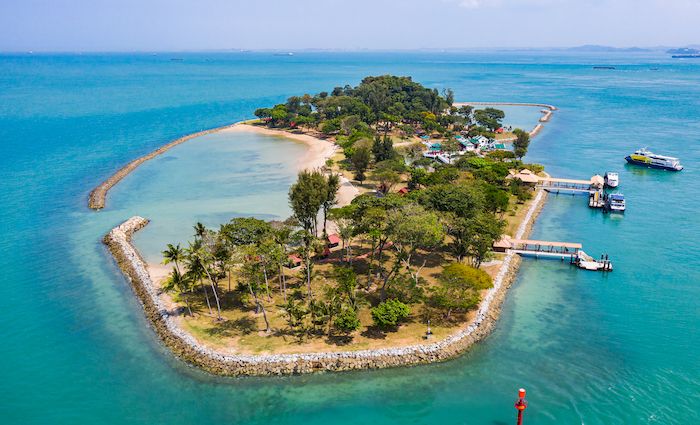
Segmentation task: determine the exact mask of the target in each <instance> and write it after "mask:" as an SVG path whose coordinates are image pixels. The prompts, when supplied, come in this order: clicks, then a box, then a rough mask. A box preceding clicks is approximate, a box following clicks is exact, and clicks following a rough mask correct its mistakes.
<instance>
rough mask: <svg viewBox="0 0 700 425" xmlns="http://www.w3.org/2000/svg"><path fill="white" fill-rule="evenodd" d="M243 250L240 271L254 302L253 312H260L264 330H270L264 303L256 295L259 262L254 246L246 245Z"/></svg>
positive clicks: (258, 285)
mask: <svg viewBox="0 0 700 425" xmlns="http://www.w3.org/2000/svg"><path fill="white" fill-rule="evenodd" d="M243 251H244V253H245V254H244V256H243V267H242V269H241V272H242V274H243V276H244V279H245V281H246V284H247V286H248V291H249V292H250V295H251V296H252V297H253V300H254V302H255V313H256V314H257V313H260V312H262V314H263V319H264V320H265V332H270V322H269V321H268V319H267V311H266V310H265V305H263V303H262V302H261V301H260V298H259V297H258V291H259V290H260V284H259V278H260V267H261V264H260V261H259V260H258V258H257V253H256V249H255V247H253V246H248V247H246V248H244V249H243Z"/></svg>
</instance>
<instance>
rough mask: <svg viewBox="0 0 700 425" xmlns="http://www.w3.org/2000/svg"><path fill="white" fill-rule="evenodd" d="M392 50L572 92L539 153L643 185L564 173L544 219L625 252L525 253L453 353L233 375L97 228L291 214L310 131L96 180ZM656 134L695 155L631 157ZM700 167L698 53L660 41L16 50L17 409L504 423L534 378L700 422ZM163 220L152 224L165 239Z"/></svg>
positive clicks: (1, 325)
mask: <svg viewBox="0 0 700 425" xmlns="http://www.w3.org/2000/svg"><path fill="white" fill-rule="evenodd" d="M173 57H177V58H181V59H182V60H181V61H172V60H171V58H173ZM593 65H608V66H614V67H615V68H616V69H614V70H595V69H593V68H592V66H593ZM385 73H393V74H401V75H411V76H413V78H414V79H415V80H417V81H419V82H421V83H423V84H425V85H426V86H429V87H435V88H438V89H443V88H448V87H449V88H452V89H453V90H454V91H455V94H456V98H457V100H460V101H508V102H541V103H550V104H554V105H556V106H558V107H559V108H560V110H559V111H557V112H556V113H555V115H554V117H553V119H552V121H551V122H550V123H548V124H547V125H546V127H545V130H544V131H543V132H542V133H541V135H540V136H538V137H537V138H535V139H534V140H533V142H532V144H531V148H530V152H529V154H528V158H527V159H528V160H529V161H532V162H539V163H543V164H545V165H546V167H547V170H548V171H549V172H550V173H551V174H553V175H555V176H560V177H570V178H589V177H590V176H591V175H593V174H595V173H603V172H605V171H607V170H611V171H618V172H619V173H620V178H621V185H620V191H621V192H623V193H624V194H625V195H626V198H627V204H628V207H627V212H626V213H625V214H624V216H622V215H620V216H611V215H604V214H602V213H601V212H600V211H596V210H589V209H588V207H587V204H586V200H585V198H582V197H571V196H564V195H559V196H550V197H549V199H548V201H547V205H546V207H545V209H544V211H543V213H542V214H541V216H540V218H539V220H538V222H537V225H536V227H535V229H534V232H533V234H532V237H533V238H537V239H551V240H562V241H572V242H582V243H583V245H584V249H585V250H586V251H587V252H588V253H590V254H592V255H594V256H597V255H599V254H600V253H603V252H606V253H608V254H609V255H610V256H611V258H612V260H613V262H614V266H615V271H614V272H612V273H609V274H604V273H593V272H585V271H582V270H577V269H572V268H570V267H569V265H568V264H566V263H564V264H562V263H560V262H558V261H545V260H534V259H528V260H525V261H523V266H522V268H521V270H520V273H519V276H518V279H517V281H516V283H515V285H514V286H513V288H512V289H511V291H510V292H509V294H508V297H507V300H506V302H505V304H504V308H503V315H502V317H501V320H500V321H499V323H498V326H497V329H496V330H495V332H494V333H493V334H492V335H491V336H490V337H489V338H488V339H487V340H486V341H484V342H483V343H481V344H479V345H477V346H476V347H475V348H473V349H472V350H471V351H469V352H468V353H466V354H465V355H463V356H462V357H460V358H459V359H457V360H454V361H450V362H446V363H443V364H437V365H431V366H421V367H415V368H402V369H392V370H383V371H369V372H358V373H344V374H320V375H313V376H301V377H284V378H264V379H263V378H245V379H223V378H216V377H212V376H208V375H206V374H204V373H201V372H199V371H197V370H196V369H193V368H191V367H188V366H187V365H185V364H183V363H182V362H180V361H178V360H176V359H174V358H173V357H172V356H170V354H169V353H168V352H167V350H166V349H164V348H163V347H162V346H161V345H160V344H159V342H158V340H157V338H156V337H155V335H154V333H153V332H152V331H151V330H150V329H149V327H148V325H147V322H146V321H145V319H144V318H143V313H142V310H141V307H140V305H139V304H138V302H137V301H136V299H135V297H134V296H133V294H132V291H131V289H130V286H129V285H128V283H127V282H126V281H125V279H124V278H123V276H122V275H121V273H120V272H119V270H118V269H117V268H116V267H115V265H114V263H113V262H112V260H111V257H110V256H109V255H108V253H107V251H106V250H105V248H104V247H103V246H102V244H101V238H102V236H103V235H104V234H105V233H106V232H107V231H109V229H110V228H111V227H113V226H114V225H116V224H118V223H120V222H121V221H123V220H125V219H126V218H128V217H130V216H131V215H133V214H143V215H146V216H149V215H152V216H153V217H150V218H153V219H154V223H153V224H154V225H153V229H154V230H150V229H149V230H147V231H151V232H153V234H154V235H155V234H158V235H161V236H160V237H165V236H164V235H168V237H169V236H170V235H177V234H182V233H183V232H184V234H187V232H189V226H191V224H192V223H193V222H194V221H195V220H197V219H202V220H204V221H207V222H209V223H215V222H217V221H221V220H225V219H226V218H227V217H231V216H234V215H249V214H255V215H259V216H264V217H273V216H276V215H284V214H285V213H286V212H287V211H288V207H287V203H286V188H287V187H288V185H289V183H291V182H292V181H293V179H294V168H293V167H292V166H290V161H291V160H293V159H294V158H297V157H299V156H300V155H302V154H303V146H299V145H295V144H293V143H292V142H289V141H281V140H277V139H272V140H259V139H256V138H254V137H251V138H234V139H233V140H230V141H227V140H222V139H220V138H219V139H217V138H216V137H213V138H211V140H208V141H207V140H203V141H192V142H188V143H186V144H184V145H181V146H180V147H178V148H176V149H173V150H172V151H171V152H169V153H168V154H167V155H164V156H162V157H159V158H158V159H157V160H155V161H153V162H152V163H149V164H147V165H146V166H144V167H143V168H142V169H140V170H139V171H137V172H136V173H134V174H133V175H131V176H129V177H128V178H127V179H125V180H124V181H123V182H122V183H121V184H120V185H119V186H117V187H116V188H115V189H114V191H113V192H111V193H110V196H109V197H108V199H107V208H106V209H105V210H104V211H101V212H98V213H96V212H93V211H89V210H88V209H87V206H86V199H87V195H88V193H89V191H90V190H91V189H92V188H93V187H94V186H95V185H97V184H98V183H99V182H100V181H102V180H103V179H105V178H106V177H107V176H109V175H110V174H111V173H113V172H114V171H115V170H116V169H118V168H119V167H121V166H122V165H124V164H125V163H127V162H128V161H130V160H131V159H133V158H136V157H138V156H140V155H143V154H145V153H147V152H149V151H151V150H153V149H154V148H156V147H158V146H160V145H162V144H164V143H165V142H167V141H169V140H171V139H174V138H177V137H179V136H182V135H185V134H188V133H191V132H195V131H199V130H201V129H205V128H211V127H215V126H220V125H223V124H227V123H231V122H234V121H238V120H241V119H245V118H251V117H252V116H253V111H254V110H255V109H256V108H257V107H260V106H269V105H272V104H273V103H276V102H279V101H282V100H284V99H285V98H286V97H288V96H290V95H297V94H303V93H306V92H309V93H313V92H318V91H322V90H331V89H332V88H333V87H334V86H336V85H345V84H357V83H358V82H359V80H360V79H361V78H362V77H364V76H366V75H377V74H385ZM518 119H521V118H518ZM642 146H648V147H649V148H650V149H651V150H653V151H656V152H659V153H665V154H669V155H673V156H678V157H680V158H681V159H682V162H683V163H684V165H685V166H686V169H685V170H684V171H682V172H680V173H671V172H665V171H657V170H647V169H640V168H635V167H631V166H628V165H625V163H624V159H623V158H624V157H625V156H626V155H627V154H629V153H630V152H631V151H633V150H634V149H637V148H639V147H642ZM699 167H700V61H694V62H693V61H682V60H673V59H670V58H668V57H667V56H666V55H663V54H645V53H635V54H628V53H625V54H620V53H616V54H595V55H594V54H581V53H578V54H573V53H565V52H499V53H299V54H296V55H295V56H289V57H286V56H285V57H280V56H274V55H272V54H269V53H226V54H224V53H210V54H204V53H201V54H182V53H178V54H168V53H160V54H157V55H151V54H105V55H0V205H1V211H2V213H1V220H0V253H1V254H0V295H1V297H0V300H1V302H2V306H1V308H0V330H1V333H0V336H1V337H2V340H0V418H2V419H1V420H0V422H2V423H3V424H75V423H102V424H112V423H113V424H152V423H169V424H191V423H234V424H266V425H269V424H297V423H305V424H329V423H348V424H358V423H373V424H374V423H378V424H383V423H387V424H490V425H501V424H510V423H513V422H514V420H515V409H514V408H513V402H514V401H515V398H516V395H517V389H518V388H519V387H525V388H527V390H528V400H529V403H530V407H529V408H528V410H527V411H526V417H525V419H526V420H525V423H526V424H527V423H532V424H584V423H585V424H647V423H659V424H693V423H698V422H700V354H699V353H700V329H699V324H700V218H698V213H699V211H700V185H698V180H699V177H700V173H698V168H699ZM147 231H144V232H145V233H144V234H143V235H140V236H139V239H138V240H137V243H138V244H139V245H140V246H143V247H144V249H145V250H146V251H148V250H150V251H152V252H157V249H158V246H157V244H155V245H154V244H153V242H152V241H153V239H150V238H149V237H148V233H147ZM149 240H150V241H151V242H150V243H151V245H149Z"/></svg>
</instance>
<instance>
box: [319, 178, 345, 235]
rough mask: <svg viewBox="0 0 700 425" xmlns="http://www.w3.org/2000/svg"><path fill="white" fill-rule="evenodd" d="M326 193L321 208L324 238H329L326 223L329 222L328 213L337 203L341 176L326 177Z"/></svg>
mask: <svg viewBox="0 0 700 425" xmlns="http://www.w3.org/2000/svg"><path fill="white" fill-rule="evenodd" d="M325 183H326V185H325V188H324V189H325V193H324V194H323V195H324V196H323V202H322V203H321V208H322V209H323V237H324V238H325V237H326V236H327V233H326V223H327V222H328V212H329V211H330V209H331V208H333V205H335V204H336V202H337V194H338V189H339V188H340V176H338V175H337V174H333V173H330V174H329V175H328V177H326V182H325Z"/></svg>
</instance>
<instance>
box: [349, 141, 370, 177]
mask: <svg viewBox="0 0 700 425" xmlns="http://www.w3.org/2000/svg"><path fill="white" fill-rule="evenodd" d="M371 159H372V156H371V154H370V150H369V148H368V147H366V146H358V147H357V148H356V149H355V152H354V153H353V155H352V158H350V162H352V166H353V168H354V169H355V179H357V181H359V182H360V184H362V182H363V181H365V172H366V171H367V167H369V162H370V160H371Z"/></svg>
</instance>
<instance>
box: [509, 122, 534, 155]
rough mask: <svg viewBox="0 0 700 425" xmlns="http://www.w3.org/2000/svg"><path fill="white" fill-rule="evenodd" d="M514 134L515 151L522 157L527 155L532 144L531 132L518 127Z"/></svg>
mask: <svg viewBox="0 0 700 425" xmlns="http://www.w3.org/2000/svg"><path fill="white" fill-rule="evenodd" d="M513 134H515V137H516V138H515V141H514V142H513V153H514V154H515V156H516V157H518V159H520V158H522V157H524V156H525V154H526V153H527V148H528V146H530V133H528V132H526V131H523V130H521V129H519V128H516V129H515V130H513Z"/></svg>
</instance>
